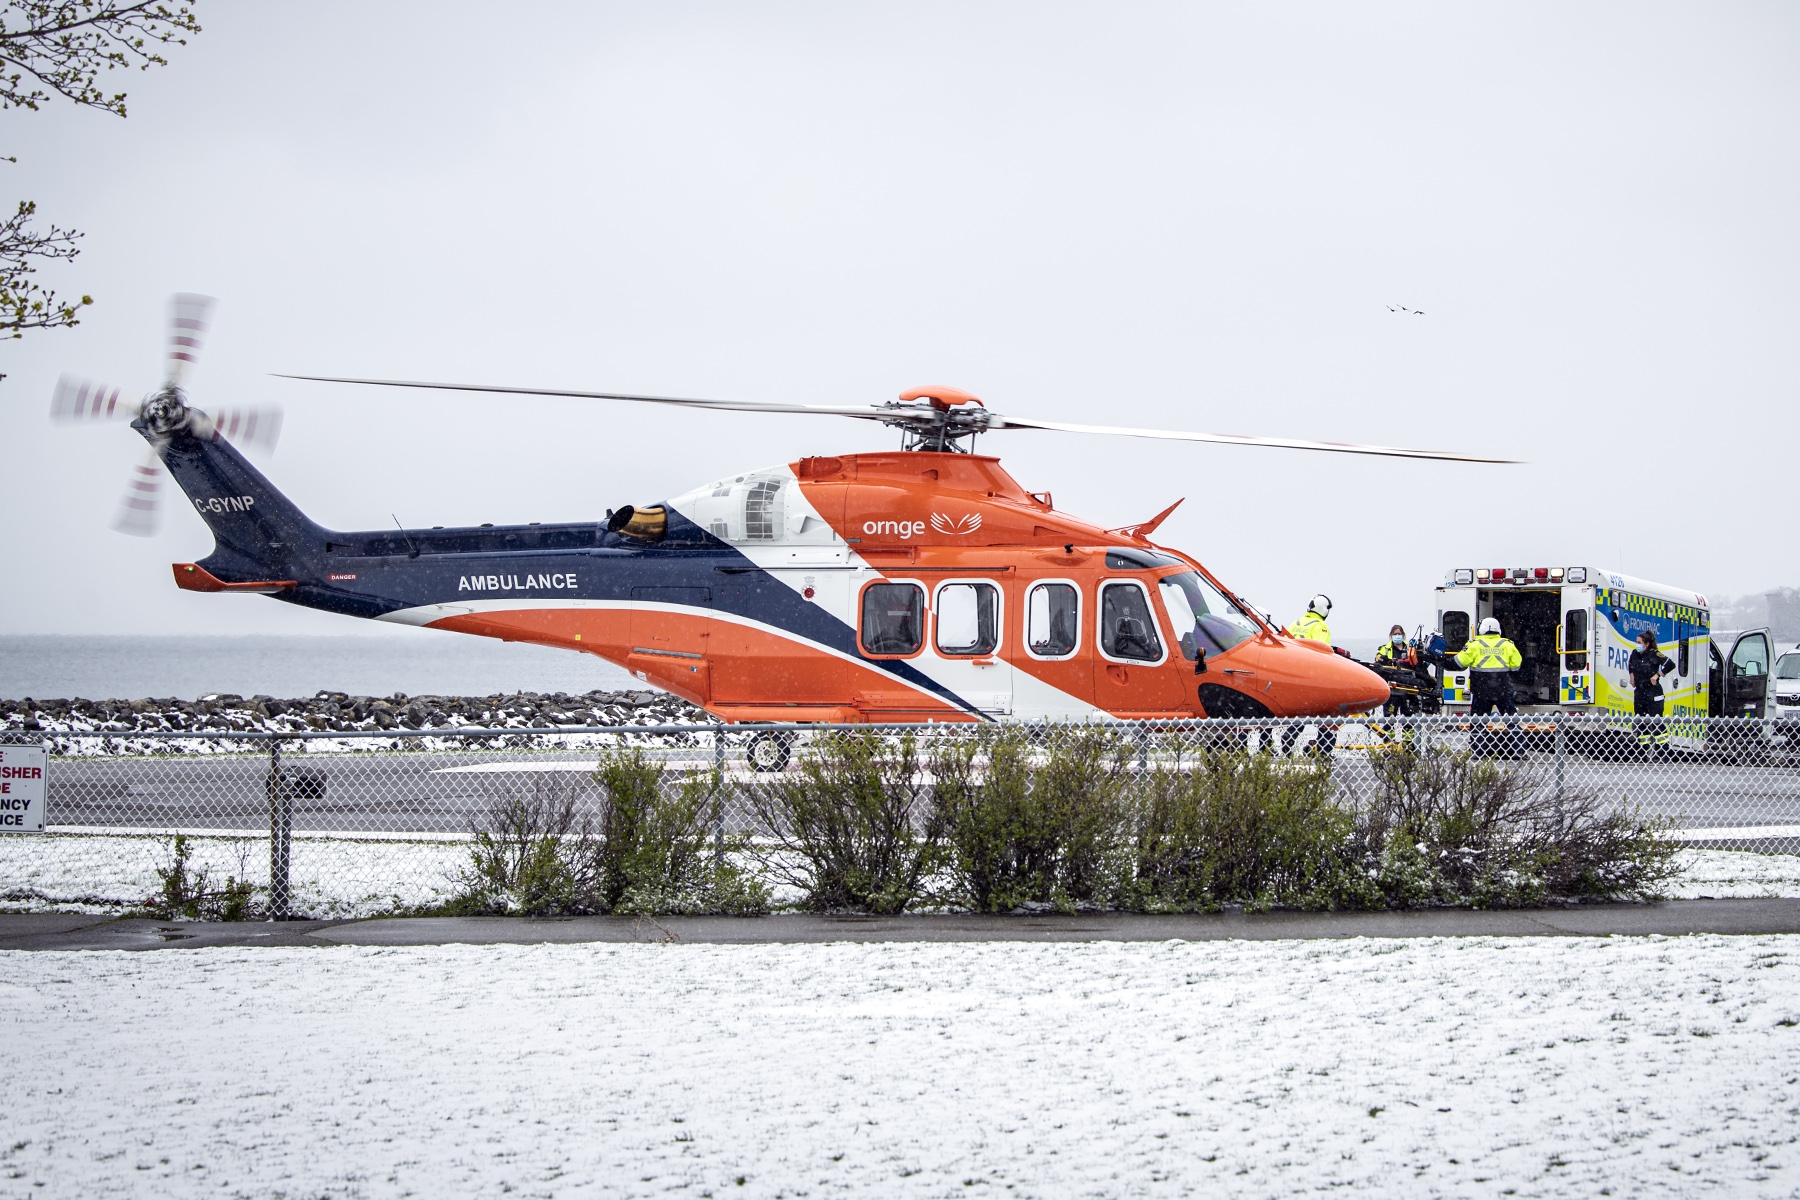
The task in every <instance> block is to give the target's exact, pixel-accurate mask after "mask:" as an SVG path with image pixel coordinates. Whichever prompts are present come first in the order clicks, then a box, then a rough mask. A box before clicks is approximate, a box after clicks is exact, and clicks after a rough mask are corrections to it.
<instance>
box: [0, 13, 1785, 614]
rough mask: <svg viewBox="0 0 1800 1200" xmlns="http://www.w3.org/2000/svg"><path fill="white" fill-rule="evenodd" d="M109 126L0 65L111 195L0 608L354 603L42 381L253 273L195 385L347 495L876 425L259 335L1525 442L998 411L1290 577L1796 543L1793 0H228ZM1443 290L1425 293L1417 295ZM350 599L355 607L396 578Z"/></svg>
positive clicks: (22, 159) (1771, 578) (532, 517)
mask: <svg viewBox="0 0 1800 1200" xmlns="http://www.w3.org/2000/svg"><path fill="white" fill-rule="evenodd" d="M199 14H200V17H201V20H202V22H203V24H204V26H205V31H204V32H203V33H202V34H201V35H200V36H199V37H198V38H197V39H196V40H195V41H194V42H193V43H192V44H191V45H190V46H188V47H186V48H177V49H176V50H174V51H173V52H171V54H170V66H169V67H167V68H165V69H160V70H155V71H152V72H149V73H136V72H133V73H131V74H130V76H129V77H128V78H126V77H124V76H122V75H120V74H115V76H114V79H113V80H109V81H108V82H109V83H112V82H116V83H117V84H118V85H119V86H123V87H126V88H128V89H129V93H130V109H131V116H130V118H129V119H128V120H123V121H121V120H119V119H118V118H116V117H109V116H106V115H105V114H102V113H98V112H94V111H90V110H78V109H75V108H74V107H73V106H71V105H68V104H50V105H47V106H46V107H45V109H44V111H42V112H39V113H36V114H32V113H18V112H12V113H6V114H0V124H3V127H4V129H5V133H6V137H5V145H4V147H3V150H4V152H5V153H10V154H15V155H17V156H18V158H19V164H18V165H17V166H14V167H5V168H3V169H4V171H5V172H6V174H5V176H4V178H6V179H8V180H9V181H10V182H11V186H12V188H13V190H14V191H15V192H16V193H17V194H18V196H19V197H21V198H27V197H28V198H32V199H35V200H37V201H38V203H39V209H40V213H41V214H43V215H44V216H45V217H48V218H51V219H54V220H55V221H57V222H58V223H59V224H66V225H73V226H75V227H77V228H79V229H81V230H83V231H84V232H85V233H86V235H87V236H86V238H85V240H84V241H83V243H82V246H83V253H82V256H81V258H80V259H79V260H78V261H77V262H76V263H74V264H72V265H71V266H68V267H55V268H51V269H47V270H46V271H45V272H44V274H43V276H42V278H43V279H44V280H45V281H46V282H48V283H51V284H53V285H55V286H57V287H58V288H59V289H60V290H62V291H64V292H65V293H75V294H80V293H81V292H88V293H91V294H92V295H93V296H94V297H95V300H96V303H95V305H94V306H93V307H92V308H91V309H88V310H87V311H86V314H85V315H84V317H83V321H82V324H81V327H80V328H79V329H76V330H73V331H63V332H51V333H38V334H34V335H30V336H28V337H27V338H26V339H25V340H23V341H20V342H12V343H7V344H6V345H5V346H3V347H0V371H4V372H5V373H6V375H7V378H6V379H5V381H4V382H0V445H4V447H5V457H4V462H5V466H4V475H3V478H4V486H5V490H6V495H7V503H8V505H9V508H10V510H11V512H12V513H13V515H14V520H13V521H12V522H11V524H10V526H9V529H8V532H7V543H8V545H7V551H6V571H5V578H6V580H7V586H6V587H5V588H3V589H0V631H4V632H13V633H54V632H84V631H104V632H172V633H205V632H234V633H244V632H268V633H307V632H350V631H352V630H354V629H355V628H357V623H355V622H351V621H350V620H348V619H347V618H341V617H330V616H326V615H324V614H318V613H309V612H305V611H303V610H298V609H295V608H293V607H292V606H289V605H284V604H278V603H272V602H270V601H268V600H266V599H263V598H257V597H238V596H228V597H226V596H198V595H192V594H188V593H183V592H179V591H177V590H176V589H175V588H174V586H173V584H172V582H171V580H170V575H169V568H168V564H169V563H170V562H173V561H178V560H192V559H196V558H199V557H201V556H203V555H205V554H206V553H207V552H208V551H209V550H210V548H211V542H210V538H209V536H208V535H207V533H206V531H205V528H204V526H203V525H202V524H201V523H200V521H199V519H198V518H197V517H196V516H195V515H194V514H192V513H191V512H188V511H184V509H183V506H182V504H180V503H179V502H178V503H174V504H169V505H167V506H166V507H167V509H168V511H167V513H166V518H165V521H164V527H163V531H162V532H161V534H160V535H158V536H157V537H156V538H154V539H150V540H148V541H141V540H136V539H131V538H126V537H122V536H120V535H118V534H115V533H112V532H111V531H110V530H109V529H108V528H107V522H108V520H109V519H110V516H111V513H112V509H113V506H114V504H115V503H116V500H117V497H118V493H119V491H120V490H121V488H122V486H123V482H124V479H125V475H126V471H127V469H128V467H129V466H130V464H131V463H132V462H133V461H134V460H135V458H136V457H137V456H138V455H139V453H140V452H141V448H142V445H141V442H140V441H139V440H138V439H137V438H136V436H135V435H133V434H131V433H130V432H129V431H128V430H126V429H124V428H122V427H100V428H92V429H70V428H59V427H52V426H51V425H50V424H49V422H48V419H47V409H48V405H49V398H50V392H51V388H52V386H53V384H54V382H55V380H56V377H57V375H58V374H59V373H61V372H63V371H69V372H72V373H77V374H82V375H86V376H89V377H92V378H97V379H101V380H106V381H110V382H113V383H116V384H118V385H120V386H123V387H124V388H126V389H127V390H128V391H131V392H133V393H141V392H144V391H147V390H149V389H151V388H153V387H154V386H155V385H156V383H157V382H158V379H159V378H160V374H159V372H160V369H161V363H162V358H161V339H162V334H163V314H164V303H165V298H166V297H167V295H168V294H169V293H171V292H175V291H199V292H205V293H208V294H210V295H213V296H216V297H218V298H219V307H218V310H217V323H216V326H215V328H214V329H213V331H212V333H211V336H210V339H209V343H208V345H207V346H206V349H205V357H204V361H203V362H202V363H201V364H200V367H199V369H198V370H197V371H196V372H195V374H194V376H193V379H192V382H191V388H190V392H191V396H192V398H193V400H194V402H195V403H196V404H198V405H200V406H201V407H208V406H222V405H226V404H242V403H247V404H265V403H277V404H280V405H282V406H284V407H285V409H286V412H287V425H286V431H285V434H284V440H283V443H282V445H281V447H280V448H279V450H278V451H277V452H276V453H275V454H274V456H273V457H271V458H267V459H265V460H263V461H262V464H261V465H263V467H264V469H265V470H266V471H267V473H268V474H269V475H270V476H271V478H272V479H273V480H274V481H275V483H276V484H277V486H279V487H281V488H282V489H283V490H284V491H286V492H287V493H288V494H289V495H290V496H291V497H292V498H293V499H294V500H295V501H296V502H298V503H299V504H300V506H301V507H302V508H303V509H305V510H306V511H307V512H308V514H309V515H311V516H312V517H313V518H314V519H315V520H317V521H319V522H320V523H322V524H325V525H328V526H335V527H338V528H342V529H365V528H376V527H381V526H386V525H389V524H391V519H392V516H397V517H398V518H399V519H400V520H401V521H403V522H405V523H407V524H408V525H434V524H446V525H455V524H473V523H478V522H481V521H494V522H512V521H555V520H589V519H594V518H596V517H598V516H600V515H601V514H602V513H603V512H604V510H605V509H606V508H608V507H613V506H617V505H619V504H621V503H646V502H654V501H657V500H660V499H663V498H665V497H667V496H671V495H674V494H676V493H678V492H682V491H685V490H687V489H688V488H690V487H692V486H695V485H696V484H699V483H703V482H706V481H709V480H711V479H712V478H714V477H717V476H719V475H722V474H725V473H728V472H737V471H742V470H744V469H746V468H751V467H757V466H764V465H769V464H772V463H777V462H785V461H789V460H792V459H794V458H796V457H798V456H800V455H803V454H827V453H839V452H845V451H854V450H880V449H886V448H889V447H890V446H891V445H893V443H894V439H893V436H892V435H890V433H889V431H887V430H884V429H880V428H878V427H876V428H871V427H867V426H865V425H864V424H862V423H861V422H850V421H841V420H833V419H830V418H807V417H797V416H781V417H765V416H755V415H750V414H738V415H731V414H725V415H712V414H699V413H687V412H679V411H669V410H665V409H660V408H640V407H635V406H630V405H623V404H615V403H606V402H572V401H557V400H531V399H523V398H519V399H499V398H493V399H478V398H472V397H459V396H455V395H448V394H430V393H419V394H411V393H403V392H394V393H388V392H381V391H374V390H370V389H352V388H347V387H341V386H335V385H322V384H306V383H296V382H290V381H287V380H279V379H273V378H270V373H271V372H277V371H298V372H313V373H326V374H349V375H373V376H394V377H412V378H423V379H452V380H470V381H481V382H494V383H509V384H520V385H548V386H559V387H575V388H588V389H600V390H622V391H637V392H653V393H664V394H673V395H693V396H714V397H731V398H743V399H752V400H775V399H787V400H797V401H802V402H807V403H846V402H858V403H862V402H879V401H882V400H885V399H888V398H890V397H892V396H894V395H896V394H897V393H898V392H900V391H901V390H902V389H904V388H907V387H909V386H913V385H916V384H920V383H927V382H941V383H948V384H953V385H955V386H958V387H963V388H967V389H969V390H971V391H973V392H975V393H976V394H977V395H979V396H981V397H982V398H983V399H984V400H986V401H987V402H988V403H989V405H990V406H991V407H993V408H996V409H998V410H1000V411H1002V412H1018V413H1023V414H1030V415H1035V416H1042V417H1047V418H1053V419H1060V420H1067V421H1087V422H1096V423H1108V424H1131V425H1144V426H1153V427H1162V428H1185V429H1200V430H1215V431H1225V432H1233V433H1247V434H1263V435H1271V436H1284V437H1305V438H1323V439H1331V440H1340V441H1375V442H1384V443H1398V444H1412V445H1422V446H1430V447H1450V448H1459V449H1464V450H1468V451H1473V452H1478V453H1483V454H1491V455H1494V456H1498V457H1507V458H1517V459H1523V460H1526V464H1527V465H1524V466H1516V467H1495V466H1477V465H1464V464H1435V463H1416V462H1401V461H1396V460H1384V459H1373V458H1348V457H1343V456H1336V455H1324V454H1308V453H1295V452H1286V451H1272V450H1256V449H1245V448H1234V447H1227V446H1204V445H1185V444H1176V443H1169V444H1160V443H1150V442H1144V441H1136V440H1125V439H1117V438H1082V437H1074V436H1070V435H1065V434H1054V433H1044V432H1025V431H1014V432H1008V433H999V434H995V435H992V436H990V437H988V438H984V439H983V440H982V442H981V444H980V446H979V449H981V450H982V451H984V452H988V453H998V454H1000V455H1001V456H1002V457H1003V459H1004V461H1005V463H1006V465H1007V467H1008V468H1009V469H1010V470H1011V471H1012V473H1013V474H1014V476H1015V477H1017V478H1018V480H1019V481H1020V482H1021V483H1022V484H1023V485H1024V486H1026V487H1027V488H1030V489H1033V490H1040V489H1049V490H1051V491H1052V492H1054V493H1055V497H1056V502H1057V505H1058V507H1059V508H1062V509H1065V510H1067V511H1069V512H1072V513H1076V514H1078V515H1080V516H1083V517H1086V518H1089V519H1092V520H1095V521H1098V522H1100V523H1102V524H1105V525H1122V524H1126V523H1128V522H1131V521H1134V520H1141V519H1143V518H1145V517H1148V516H1150V515H1151V514H1153V513H1155V512H1156V511H1158V510H1159V509H1161V508H1163V507H1164V506H1166V505H1167V504H1168V503H1169V502H1170V501H1172V500H1174V499H1176V498H1177V497H1182V496H1185V497H1187V503H1186V504H1185V505H1183V506H1182V508H1181V509H1180V510H1178V511H1177V512H1176V514H1175V516H1174V517H1172V518H1171V519H1170V520H1169V521H1168V523H1167V524H1165V525H1164V526H1163V528H1162V530H1161V531H1160V532H1159V534H1158V537H1159V539H1161V540H1165V541H1167V542H1168V543H1170V544H1173V545H1177V546H1180V547H1181V548H1183V549H1185V550H1188V551H1190V552H1192V553H1193V554H1195V555H1197V556H1198V557H1199V558H1200V559H1201V560H1202V561H1204V562H1206V563H1207V564H1208V565H1209V566H1210V567H1211V568H1212V569H1213V570H1214V571H1215V573H1217V574H1218V575H1220V576H1221V577H1222V578H1223V579H1224V580H1226V581H1227V582H1228V583H1229V584H1230V585H1231V586H1233V587H1234V588H1236V589H1238V590H1239V591H1241V592H1243V593H1244V594H1245V595H1247V596H1249V597H1250V598H1251V599H1253V600H1254V601H1256V602H1258V603H1259V604H1261V605H1263V606H1264V607H1268V608H1271V609H1273V610H1274V611H1275V612H1276V613H1277V614H1278V615H1279V616H1281V617H1282V618H1283V619H1287V618H1290V617H1292V616H1293V615H1294V614H1295V613H1296V612H1297V611H1298V610H1299V608H1300V607H1302V606H1303V605H1304V602H1305V600H1306V598H1307V597H1308V596H1309V595H1311V594H1312V593H1313V592H1315V591H1319V590H1323V591H1326V592H1328V593H1330V594H1331V595H1332V596H1333V598H1334V599H1335V600H1336V601H1337V605H1338V608H1337V613H1336V614H1335V619H1334V626H1335V627H1336V628H1337V629H1338V630H1339V631H1340V632H1341V633H1342V634H1348V635H1371V634H1376V633H1379V632H1381V631H1383V630H1385V629H1386V627H1387V625H1388V624H1389V623H1390V622H1392V621H1395V620H1399V621H1403V622H1405V623H1407V624H1408V625H1411V624H1414V623H1416V622H1419V621H1421V620H1429V619H1430V618H1431V616H1432V613H1433V603H1432V588H1433V587H1434V586H1435V585H1436V584H1437V583H1438V582H1439V580H1440V579H1441V578H1442V576H1443V573H1444V571H1445V570H1446V569H1447V568H1451V567H1455V566H1470V565H1476V564H1502V563H1504V564H1507V565H1555V564H1564V563H1571V562H1588V563H1593V564H1596V565H1602V566H1606V567H1615V566H1622V567H1623V568H1624V569H1625V570H1626V571H1629V572H1630V573H1632V574H1637V575H1642V576H1646V577H1649V578H1653V579H1659V580H1662V581H1664V582H1667V583H1672V584H1675V585H1678V586H1685V587H1692V588H1695V589H1697V590H1700V591H1702V592H1706V593H1710V594H1714V595H1721V594H1730V593H1741V592H1746V591H1752V590H1758V589H1762V588H1766V587H1770V586H1775V585H1779V584H1792V583H1800V561H1797V560H1800V552H1797V551H1796V549H1795V544H1796V538H1795V536H1794V532H1793V530H1794V513H1795V511H1796V510H1795V507H1794V496H1793V494H1792V493H1793V489H1794V486H1795V479H1796V473H1795V470H1794V466H1793V464H1794V461H1795V450H1796V433H1797V430H1796V420H1795V403H1794V401H1795V395H1796V390H1797V387H1800V341H1797V338H1796V333H1797V331H1800V221H1797V220H1796V214H1800V7H1797V6H1795V5H1793V4H1790V3H1770V4H1761V5H1728V4H1707V5H1680V6H1674V5H1655V4H1639V3H1633V4H1606V5H1601V4H1585V5H1583V4H1577V5H1570V4H1562V3H1558V4H1548V5H1526V4H1507V5H1488V6H1479V5H1469V4H1462V5H1444V4H1421V5H1414V6H1405V5H1379V6H1376V5H1366V4H1361V5H1345V4H1336V3H1333V4H1320V5H1254V6H1251V5H1229V6H1214V5H1200V4H1195V3H1191V2H1183V3H1177V4H1168V5H1153V4H1142V5H1131V4H1118V3H1113V4H1104V5H1102V4H1088V5H1079V6H1072V5H1055V4H1046V3H1041V2H1034V3H1029V4H1025V3H1020V4H969V3H956V4H944V5H931V4H922V3H906V4H891V5H874V4H858V5H843V4H826V3H819V4H764V3H730V4H725V3H719V4H708V3H687V4H680V5H668V4H660V5H648V4H641V5H626V6H610V5H599V4H591V3H580V4H567V5H551V4H540V5H530V6H527V5H519V6H503V7H500V8H497V7H495V6H494V5H492V4H482V5H473V4H453V3H443V2H434V3H431V4H423V3H384V4H380V5H372V4H360V3H359V4H350V3H337V4H331V3H309V4H304V5H301V4H287V5H277V4H235V5H226V4H221V3H217V2H216V0H206V2H204V3H201V4H200V5H199ZM1401 305H1403V306H1405V307H1407V308H1409V309H1417V310H1422V311H1423V313H1424V315H1422V316H1414V315H1411V314H1409V313H1397V312H1393V311H1390V306H1401ZM365 627H367V626H365Z"/></svg>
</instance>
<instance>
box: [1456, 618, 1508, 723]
mask: <svg viewBox="0 0 1800 1200" xmlns="http://www.w3.org/2000/svg"><path fill="white" fill-rule="evenodd" d="M1523 661H1524V659H1523V657H1522V656H1521V655H1520V654H1519V648H1518V647H1517V646H1515V645H1513V644H1512V642H1511V641H1510V640H1509V639H1508V638H1507V637H1506V636H1505V635H1504V634H1502V633H1501V632H1500V622H1499V621H1498V620H1496V619H1494V618H1493V617H1489V618H1487V619H1486V620H1484V621H1483V622H1482V623H1481V632H1480V633H1479V634H1477V635H1476V636H1474V637H1472V638H1470V639H1469V643H1468V645H1466V646H1464V647H1463V648H1462V649H1461V650H1459V651H1457V652H1456V665H1457V666H1459V667H1465V668H1467V669H1468V672H1469V674H1470V676H1471V678H1470V680H1469V685H1470V687H1469V690H1470V693H1471V695H1470V699H1471V700H1472V701H1473V703H1471V704H1470V705H1469V713H1470V715H1472V716H1477V717H1479V716H1482V715H1483V714H1485V713H1491V712H1493V711H1494V710H1495V709H1496V708H1497V709H1499V710H1500V711H1501V712H1503V713H1508V714H1511V713H1516V712H1518V711H1519V710H1518V709H1517V708H1516V707H1515V706H1514V705H1513V690H1512V673H1513V672H1514V671H1516V670H1518V669H1519V664H1520V663H1521V662H1523Z"/></svg>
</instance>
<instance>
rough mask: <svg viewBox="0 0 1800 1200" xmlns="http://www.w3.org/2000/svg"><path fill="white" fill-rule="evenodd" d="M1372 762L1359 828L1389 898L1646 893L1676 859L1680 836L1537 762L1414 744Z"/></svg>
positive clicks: (1672, 869) (1405, 901)
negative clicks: (1571, 786) (1564, 781)
mask: <svg viewBox="0 0 1800 1200" xmlns="http://www.w3.org/2000/svg"><path fill="white" fill-rule="evenodd" d="M1371 767H1372V770H1373V774H1374V780H1375V791H1374V794H1373V796H1372V797H1371V798H1370V801H1369V803H1368V804H1367V805H1365V806H1364V808H1363V809H1362V811H1361V812H1360V813H1359V814H1358V818H1357V826H1358V828H1357V835H1356V839H1355V840H1356V843H1357V851H1358V853H1359V855H1360V857H1361V859H1362V862H1363V864H1364V866H1365V869H1366V871H1367V873H1369V874H1371V875H1372V876H1373V877H1374V879H1375V881H1376V883H1377V885H1378V886H1379V887H1380V889H1381V891H1382V893H1383V895H1384V896H1385V897H1386V898H1387V900H1388V902H1389V903H1392V904H1397V905H1411V904H1427V903H1437V904H1472V905H1476V906H1483V907H1486V906H1501V905H1520V904H1538V903H1542V902H1543V901H1545V900H1547V899H1559V898H1594V899H1641V898H1646V897H1649V896H1652V895H1654V894H1655V893H1656V891H1657V889H1658V888H1659V887H1660V886H1661V885H1662V884H1663V883H1665V882H1667V881H1668V880H1669V879H1671V878H1673V877H1674V875H1675V873H1676V871H1677V870H1678V868H1677V867H1676V864H1675V856H1676V854H1677V853H1678V851H1679V847H1678V845H1677V844H1676V843H1674V842H1672V841H1670V840H1668V839H1667V838H1665V837H1663V836H1661V834H1662V828H1661V826H1660V824H1659V823H1658V822H1655V821H1652V820H1648V819H1646V818H1645V817H1643V815H1642V814H1641V813H1639V812H1638V811H1636V810H1621V809H1613V808H1610V807H1608V806H1606V805H1603V804H1602V803H1601V802H1600V801H1599V799H1598V798H1597V797H1596V796H1594V795H1593V794H1592V793H1589V792H1579V791H1573V790H1566V789H1565V790H1563V791H1561V792H1559V791H1557V790H1556V789H1555V788H1554V787H1553V786H1550V785H1548V784H1547V783H1546V782H1545V780H1544V779H1543V777H1542V773H1541V769H1540V768H1538V767H1536V766H1534V765H1531V764H1523V765H1518V766H1511V767H1508V766H1502V765H1500V764H1497V763H1493V762H1490V761H1486V760H1484V759H1480V758H1476V757H1474V756H1472V755H1470V754H1469V753H1467V752H1464V751H1453V750H1449V749H1446V748H1444V747H1440V746H1429V747H1424V748H1420V747H1417V746H1411V745H1407V746H1402V747H1401V748H1399V749H1397V750H1396V751H1394V752H1393V753H1390V754H1387V755H1383V756H1380V757H1378V758H1376V759H1374V760H1373V761H1372V763H1371Z"/></svg>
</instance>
